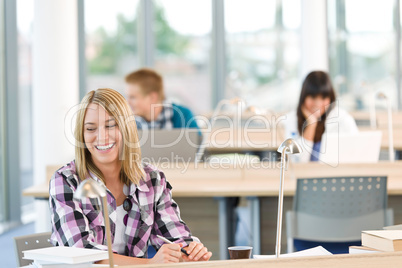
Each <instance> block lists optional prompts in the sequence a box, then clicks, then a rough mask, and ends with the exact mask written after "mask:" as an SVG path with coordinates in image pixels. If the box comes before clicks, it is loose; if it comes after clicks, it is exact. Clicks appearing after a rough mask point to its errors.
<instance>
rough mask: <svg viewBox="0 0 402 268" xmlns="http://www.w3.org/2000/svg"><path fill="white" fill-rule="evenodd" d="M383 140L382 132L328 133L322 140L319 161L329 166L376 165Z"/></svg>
mask: <svg viewBox="0 0 402 268" xmlns="http://www.w3.org/2000/svg"><path fill="white" fill-rule="evenodd" d="M381 138H382V132H381V131H362V132H358V133H355V134H333V133H328V134H326V135H325V137H324V138H323V140H322V143H321V152H320V156H319V159H320V161H321V162H324V163H328V164H337V163H376V162H378V160H379V156H380V149H381Z"/></svg>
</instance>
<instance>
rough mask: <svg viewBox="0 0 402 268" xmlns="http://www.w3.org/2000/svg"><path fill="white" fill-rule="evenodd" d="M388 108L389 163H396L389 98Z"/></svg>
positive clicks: (388, 101)
mask: <svg viewBox="0 0 402 268" xmlns="http://www.w3.org/2000/svg"><path fill="white" fill-rule="evenodd" d="M387 106H388V153H389V161H391V162H394V161H395V154H394V138H393V126H392V108H391V102H390V100H389V99H388V98H387Z"/></svg>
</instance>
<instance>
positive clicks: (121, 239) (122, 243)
mask: <svg viewBox="0 0 402 268" xmlns="http://www.w3.org/2000/svg"><path fill="white" fill-rule="evenodd" d="M116 213H117V216H116V219H117V220H116V230H115V233H114V242H113V245H112V248H113V250H114V251H116V252H117V253H119V254H122V255H124V254H125V250H126V238H125V235H124V233H125V231H126V226H125V225H124V222H123V218H124V216H125V215H126V214H127V212H126V211H125V210H124V208H123V205H120V206H118V207H116Z"/></svg>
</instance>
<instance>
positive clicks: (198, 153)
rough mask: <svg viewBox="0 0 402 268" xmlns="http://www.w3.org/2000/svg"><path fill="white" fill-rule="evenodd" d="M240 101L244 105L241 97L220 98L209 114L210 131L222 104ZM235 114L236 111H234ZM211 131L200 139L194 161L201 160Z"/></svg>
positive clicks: (232, 103)
mask: <svg viewBox="0 0 402 268" xmlns="http://www.w3.org/2000/svg"><path fill="white" fill-rule="evenodd" d="M238 103H240V105H243V106H244V105H245V101H244V100H242V99H241V98H233V99H224V100H221V101H220V102H218V104H217V105H216V108H215V110H214V112H213V113H212V116H211V123H210V126H211V131H212V127H213V126H214V124H215V121H216V117H217V116H218V115H219V113H220V112H221V110H222V108H223V106H224V105H234V104H238ZM236 115H237V113H236ZM210 134H211V133H207V134H206V135H205V136H204V138H203V139H202V143H201V145H200V149H199V150H198V152H197V157H196V162H200V161H201V160H202V157H203V156H204V153H205V149H206V148H207V143H208V141H209V135H210Z"/></svg>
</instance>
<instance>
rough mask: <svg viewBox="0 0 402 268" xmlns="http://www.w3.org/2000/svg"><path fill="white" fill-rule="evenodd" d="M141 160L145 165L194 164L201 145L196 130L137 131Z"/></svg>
mask: <svg viewBox="0 0 402 268" xmlns="http://www.w3.org/2000/svg"><path fill="white" fill-rule="evenodd" d="M138 137H139V139H140V145H141V155H142V160H143V161H144V162H147V163H161V162H194V161H195V158H196V153H197V151H198V148H199V146H200V143H201V136H200V134H199V131H198V129H188V128H186V129H185V128H181V129H173V130H164V129H163V130H161V129H143V130H138Z"/></svg>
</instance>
